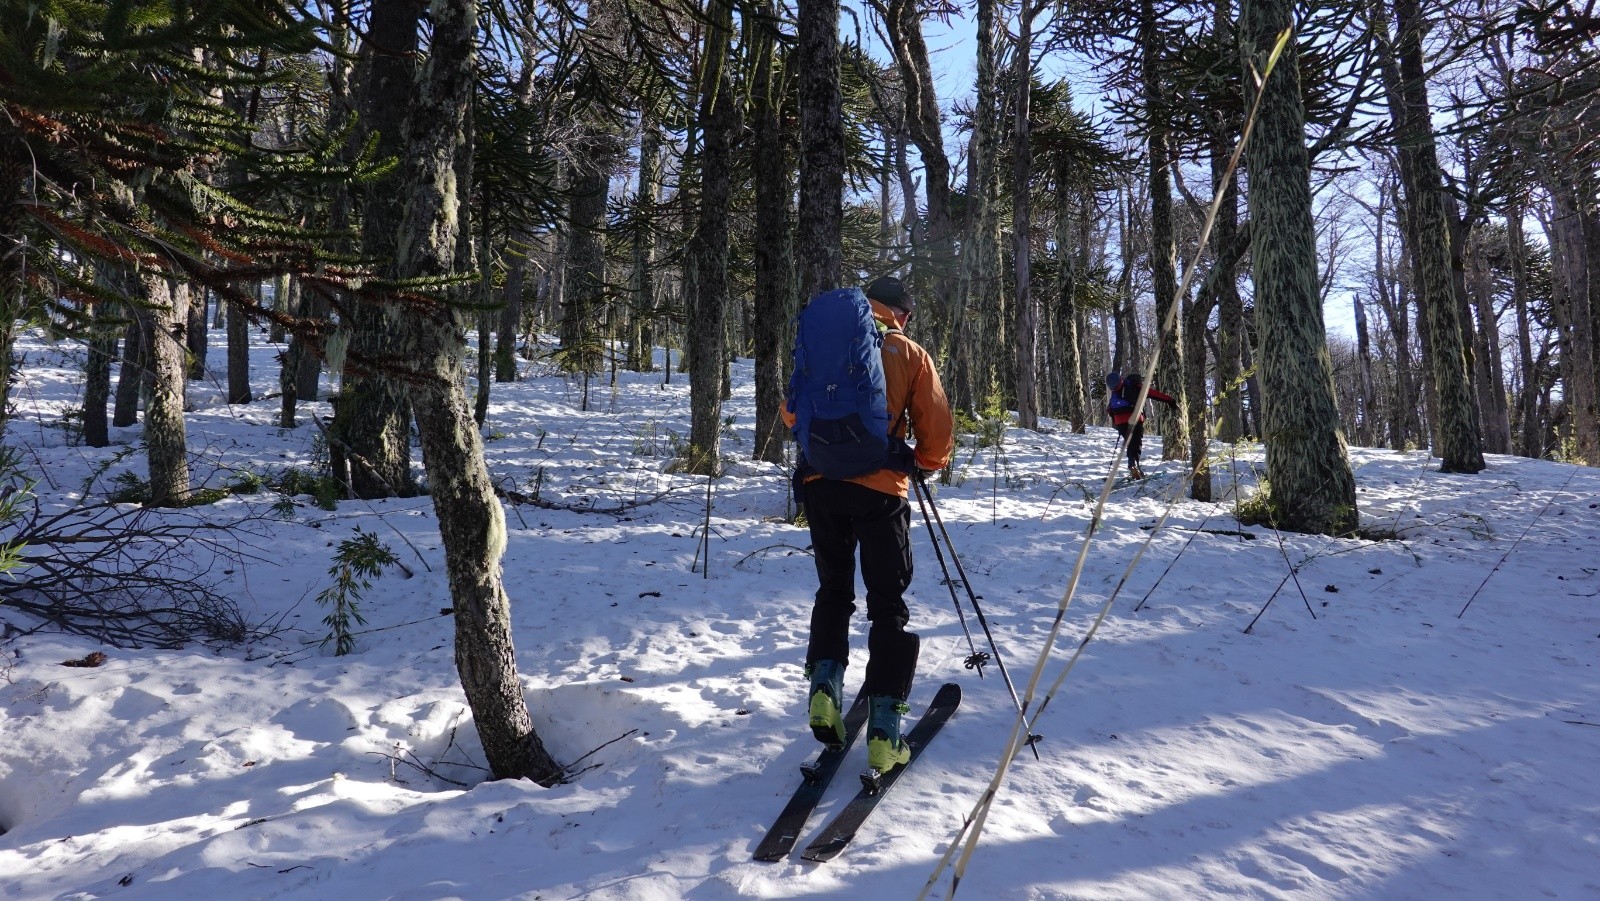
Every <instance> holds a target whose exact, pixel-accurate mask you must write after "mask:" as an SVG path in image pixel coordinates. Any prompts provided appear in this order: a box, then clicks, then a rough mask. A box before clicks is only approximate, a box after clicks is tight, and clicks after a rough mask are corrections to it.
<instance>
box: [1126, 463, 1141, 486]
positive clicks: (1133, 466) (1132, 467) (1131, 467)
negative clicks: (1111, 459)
mask: <svg viewBox="0 0 1600 901" xmlns="http://www.w3.org/2000/svg"><path fill="white" fill-rule="evenodd" d="M1128 478H1129V479H1132V480H1133V481H1135V482H1137V481H1139V480H1140V479H1142V478H1144V470H1142V469H1140V468H1139V461H1137V460H1129V461H1128Z"/></svg>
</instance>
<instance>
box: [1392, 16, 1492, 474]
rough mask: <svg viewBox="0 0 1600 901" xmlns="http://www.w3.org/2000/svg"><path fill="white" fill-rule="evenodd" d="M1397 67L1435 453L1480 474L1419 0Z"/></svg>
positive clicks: (1404, 31) (1449, 464)
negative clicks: (1430, 375) (1431, 392)
mask: <svg viewBox="0 0 1600 901" xmlns="http://www.w3.org/2000/svg"><path fill="white" fill-rule="evenodd" d="M1393 2H1394V19H1395V30H1396V38H1395V44H1394V49H1395V57H1396V59H1395V65H1394V66H1386V67H1384V68H1383V71H1384V73H1385V75H1386V76H1387V77H1389V78H1390V79H1396V78H1397V79H1398V81H1397V82H1396V83H1394V84H1393V85H1392V86H1391V87H1390V89H1389V102H1390V104H1391V113H1392V115H1393V118H1394V125H1395V133H1396V142H1397V143H1398V145H1399V146H1398V151H1399V157H1400V180H1401V183H1402V185H1403V186H1404V188H1405V192H1406V204H1407V206H1408V207H1409V208H1410V209H1409V215H1407V216H1406V217H1405V220H1406V222H1407V223H1408V224H1409V225H1410V227H1411V230H1412V234H1411V240H1410V242H1409V245H1410V247H1409V249H1410V252H1411V260H1412V271H1413V272H1414V273H1415V274H1416V285H1417V292H1418V296H1419V300H1420V302H1421V304H1422V307H1423V310H1424V312H1425V314H1426V316H1425V320H1424V327H1425V328H1426V334H1427V338H1428V344H1429V348H1428V350H1429V354H1430V366H1429V369H1430V370H1431V372H1432V373H1433V383H1434V391H1435V397H1436V401H1437V407H1436V412H1437V414H1438V422H1437V423H1436V432H1437V434H1438V446H1437V447H1436V448H1435V449H1434V453H1435V454H1436V455H1437V456H1438V457H1439V458H1440V460H1441V461H1442V463H1441V465H1440V470H1441V471H1443V472H1462V473H1474V472H1481V471H1482V470H1483V468H1484V461H1483V443H1482V437H1481V435H1480V433H1479V430H1478V421H1477V407H1476V405H1475V402H1474V398H1473V396H1472V386H1471V381H1470V376H1469V374H1468V373H1469V361H1468V359H1467V352H1468V351H1467V346H1466V344H1465V343H1464V341H1463V338H1462V329H1461V322H1460V317H1459V316H1458V309H1459V306H1458V305H1459V299H1458V298H1457V297H1456V294H1455V291H1454V290H1453V287H1452V284H1451V265H1450V231H1449V225H1448V223H1447V222H1446V220H1445V202H1444V182H1443V178H1442V176H1441V174H1440V169H1439V157H1438V150H1437V148H1436V145H1435V142H1434V136H1433V125H1432V121H1431V119H1430V114H1429V105H1428V85H1427V80H1426V76H1425V75H1424V71H1423V66H1424V60H1423V55H1422V36H1421V30H1422V15H1421V10H1420V9H1419V7H1418V5H1417V2H1416V0H1393Z"/></svg>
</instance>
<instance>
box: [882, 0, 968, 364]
mask: <svg viewBox="0 0 1600 901" xmlns="http://www.w3.org/2000/svg"><path fill="white" fill-rule="evenodd" d="M922 17H923V11H922V9H921V4H920V3H919V2H918V0H891V2H890V3H889V6H888V15H886V16H885V18H884V27H885V29H886V31H887V32H888V38H889V45H890V49H891V50H892V51H893V53H894V58H895V64H896V66H897V68H898V69H899V72H900V83H901V85H902V86H903V88H904V90H905V107H906V121H905V128H906V134H907V137H909V138H910V139H911V142H912V143H913V144H915V145H916V146H917V153H918V154H919V155H921V157H922V169H923V194H924V195H925V197H926V198H927V204H928V212H927V231H926V233H925V238H924V240H923V242H922V247H921V248H919V250H920V252H919V253H918V255H917V257H916V259H915V260H914V261H913V264H912V265H913V274H912V281H913V284H927V285H930V286H931V287H932V293H933V307H934V310H935V312H936V313H937V316H936V317H935V323H936V325H937V329H938V330H937V331H935V332H933V333H931V334H930V341H931V343H932V345H933V346H942V345H943V344H944V341H945V336H947V335H948V334H949V332H950V330H951V327H952V324H953V323H952V320H953V319H954V318H955V316H956V315H957V312H956V307H955V305H956V303H957V301H958V299H959V296H960V287H959V286H960V261H959V260H958V259H957V258H956V248H955V239H956V226H955V217H954V214H953V213H952V212H951V208H950V157H949V156H948V155H947V154H946V153H945V149H944V124H943V122H942V121H941V119H940V114H939V96H938V92H937V90H936V87H935V84H934V80H933V65H932V63H931V61H930V60H929V57H928V44H927V41H926V40H925V39H924V37H923V33H922ZM902 180H903V179H902ZM905 196H906V197H907V198H911V197H914V196H915V195H914V193H905ZM906 212H907V216H908V217H909V218H911V220H912V221H913V222H915V221H916V217H915V214H914V212H915V204H914V203H913V202H912V201H911V200H909V199H908V200H907V201H906ZM918 270H924V271H926V272H927V276H926V277H923V276H922V273H921V272H919V271H918Z"/></svg>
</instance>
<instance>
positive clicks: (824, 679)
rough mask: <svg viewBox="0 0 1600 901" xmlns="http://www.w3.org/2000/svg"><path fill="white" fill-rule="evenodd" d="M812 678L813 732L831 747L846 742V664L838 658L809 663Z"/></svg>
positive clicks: (808, 667)
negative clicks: (843, 696) (843, 698)
mask: <svg viewBox="0 0 1600 901" xmlns="http://www.w3.org/2000/svg"><path fill="white" fill-rule="evenodd" d="M806 675H807V676H809V677H810V679H811V692H810V694H809V695H808V697H809V698H810V699H811V701H810V717H811V720H810V722H811V734H813V735H815V736H816V737H817V741H820V742H822V743H823V744H825V745H827V746H828V747H830V748H836V747H842V746H843V745H844V714H843V707H844V704H843V702H842V701H841V700H840V698H841V696H842V695H843V694H844V664H842V663H840V662H839V661H837V660H818V661H817V662H815V663H809V664H807V665H806Z"/></svg>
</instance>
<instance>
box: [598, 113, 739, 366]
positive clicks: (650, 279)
mask: <svg viewBox="0 0 1600 901" xmlns="http://www.w3.org/2000/svg"><path fill="white" fill-rule="evenodd" d="M639 131H640V133H639V187H638V190H637V191H636V192H635V193H634V199H633V208H634V219H635V221H636V222H637V223H638V225H637V227H636V228H635V229H634V232H633V273H632V277H631V282H630V286H629V287H630V289H631V293H632V301H631V303H630V312H629V316H628V321H629V324H630V327H629V331H628V334H629V339H628V344H629V348H630V350H629V352H628V365H629V368H631V369H632V370H633V371H635V372H654V371H655V360H654V356H655V329H654V327H653V320H654V318H655V314H656V273H655V267H656V227H657V226H656V215H657V213H656V207H657V203H658V202H659V198H660V192H661V167H660V162H661V132H660V131H659V130H658V129H657V126H656V124H655V123H654V122H651V121H648V120H647V121H645V122H644V123H642V125H641V126H640V130H639ZM760 293H761V292H760V291H759V290H757V292H756V294H757V296H760ZM757 365H758V366H759V365H760V364H759V361H758V363H757ZM757 393H758V394H759V390H758V392H757Z"/></svg>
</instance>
